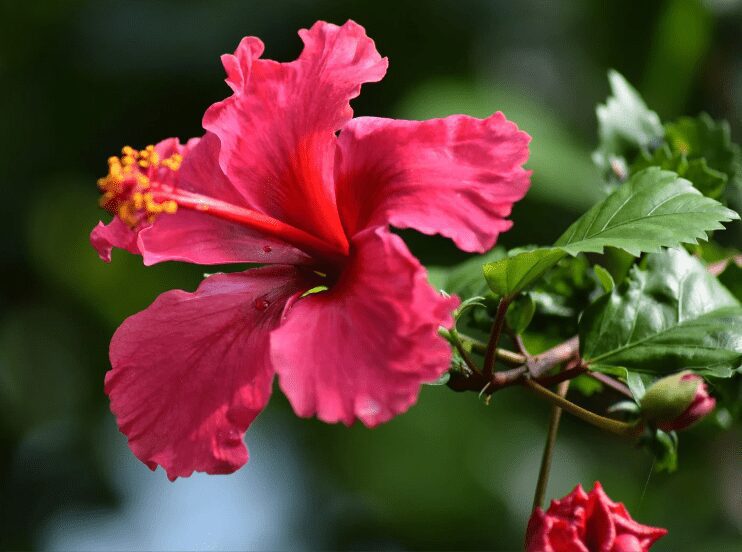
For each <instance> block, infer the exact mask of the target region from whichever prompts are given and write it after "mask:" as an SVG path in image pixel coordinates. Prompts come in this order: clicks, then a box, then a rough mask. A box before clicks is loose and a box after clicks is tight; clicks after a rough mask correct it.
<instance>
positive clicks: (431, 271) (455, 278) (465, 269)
mask: <svg viewBox="0 0 742 552" xmlns="http://www.w3.org/2000/svg"><path fill="white" fill-rule="evenodd" d="M504 256H505V249H504V248H502V247H499V246H498V247H495V248H494V249H492V250H490V251H488V252H487V253H485V254H483V255H475V256H472V257H469V258H468V259H466V260H464V261H462V262H460V263H458V264H455V265H453V266H430V267H428V278H429V279H430V282H431V284H433V286H434V287H436V288H438V289H442V290H444V291H446V292H447V293H450V294H456V295H458V296H459V297H462V298H469V297H474V296H477V295H485V294H486V293H487V291H488V290H487V285H486V284H485V282H484V281H483V280H482V273H481V272H480V271H481V268H480V267H481V266H482V264H484V263H488V262H492V261H496V260H498V259H501V258H503V257H504Z"/></svg>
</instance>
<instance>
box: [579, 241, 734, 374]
mask: <svg viewBox="0 0 742 552" xmlns="http://www.w3.org/2000/svg"><path fill="white" fill-rule="evenodd" d="M579 333H580V346H581V353H582V357H583V359H584V360H585V361H586V362H587V363H588V364H590V365H591V366H592V367H593V368H594V369H601V370H605V369H606V368H619V367H625V368H627V369H628V370H636V371H640V372H646V373H652V374H666V373H672V372H676V371H679V370H683V369H691V370H694V371H697V372H701V373H705V374H708V375H713V376H717V377H728V376H730V375H731V374H732V372H733V371H734V370H737V369H738V368H739V367H740V365H742V307H740V305H739V302H738V301H737V300H736V299H735V298H734V296H732V294H731V293H729V291H728V290H727V289H726V288H724V286H722V285H721V284H720V283H719V282H718V281H717V279H716V278H714V277H713V276H712V275H710V274H709V273H708V272H707V271H706V270H705V267H704V266H703V265H702V264H701V263H700V262H699V261H698V260H696V259H695V258H693V257H691V256H690V255H689V254H688V253H686V252H685V251H684V250H682V249H677V250H669V251H666V252H663V253H657V254H652V255H649V256H648V257H647V259H646V262H645V263H644V267H643V268H639V267H635V268H634V269H633V270H632V271H631V273H630V275H629V277H628V279H627V280H626V281H625V282H623V284H621V285H620V286H618V287H617V288H616V289H614V290H613V292H612V293H610V294H606V295H604V296H603V297H601V298H600V299H598V300H597V301H596V302H595V303H593V304H592V305H590V307H589V308H588V309H587V310H586V311H585V312H584V313H583V315H582V318H581V319H580V324H579Z"/></svg>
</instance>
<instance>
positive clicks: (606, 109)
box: [593, 70, 664, 174]
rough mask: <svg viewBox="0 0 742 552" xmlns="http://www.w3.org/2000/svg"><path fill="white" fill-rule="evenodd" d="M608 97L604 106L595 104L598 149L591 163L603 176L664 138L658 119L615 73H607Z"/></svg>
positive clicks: (621, 77) (630, 87)
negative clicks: (609, 91)
mask: <svg viewBox="0 0 742 552" xmlns="http://www.w3.org/2000/svg"><path fill="white" fill-rule="evenodd" d="M608 81H609V83H610V86H611V93H612V95H611V96H609V97H608V99H607V100H606V103H605V105H598V107H597V108H596V114H597V116H598V137H599V140H600V141H599V146H598V149H597V150H596V151H595V152H594V153H593V161H594V162H595V164H596V165H597V166H598V167H599V168H600V169H601V170H603V171H604V173H605V174H611V173H612V172H613V173H615V172H616V171H615V168H616V166H617V165H618V166H626V158H627V157H628V158H633V157H635V156H636V154H637V153H638V152H640V151H642V150H647V149H648V148H650V147H651V146H652V145H653V144H654V143H655V142H658V141H660V140H661V139H662V137H663V136H664V129H663V128H662V123H661V122H660V118H659V116H658V115H657V114H656V113H655V112H654V111H652V110H650V109H649V108H648V107H647V104H645V103H644V100H642V98H641V96H640V95H639V93H638V92H637V91H636V90H635V89H634V88H633V87H632V86H631V85H630V84H629V83H628V82H627V81H626V79H625V78H624V77H623V76H621V74H620V73H618V72H616V71H613V70H611V71H609V72H608Z"/></svg>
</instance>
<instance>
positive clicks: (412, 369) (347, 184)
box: [91, 21, 529, 479]
mask: <svg viewBox="0 0 742 552" xmlns="http://www.w3.org/2000/svg"><path fill="white" fill-rule="evenodd" d="M299 34H300V36H301V38H302V40H303V42H304V50H303V52H302V54H301V55H300V56H299V58H298V59H297V60H296V61H293V62H291V63H277V62H275V61H271V60H264V59H260V56H261V54H262V52H263V44H262V42H261V41H260V40H259V39H257V38H254V37H247V38H245V39H243V40H242V42H241V43H240V45H239V47H238V48H237V51H236V52H235V54H234V55H225V56H223V58H222V62H223V64H224V67H225V69H226V72H227V83H228V84H229V86H230V87H231V88H232V90H233V92H234V93H233V95H232V96H230V97H229V98H227V99H226V100H224V101H221V102H218V103H216V104H214V105H213V106H211V107H210V108H209V109H208V111H207V112H206V115H205V116H204V120H203V123H204V127H205V129H206V131H207V132H206V134H205V135H204V136H203V137H202V138H201V139H200V140H199V139H194V140H191V141H189V142H188V143H187V144H186V145H185V146H181V145H180V144H179V143H178V142H177V140H175V139H169V140H165V141H163V142H160V143H159V144H157V145H156V146H150V147H148V148H147V149H145V150H142V151H136V150H132V149H131V148H124V151H123V156H122V157H121V158H111V159H109V167H110V171H109V174H108V176H106V177H105V178H102V179H101V180H100V181H99V186H100V188H101V191H102V192H103V194H104V195H103V197H102V199H101V203H102V205H103V206H104V207H106V208H107V209H108V210H110V211H111V212H113V213H114V214H115V215H116V216H115V217H114V219H113V221H112V222H111V223H110V224H108V225H103V224H102V223H100V224H99V225H98V226H97V227H96V228H95V229H94V230H93V232H92V234H91V241H92V243H93V245H94V246H95V248H96V249H97V250H98V252H99V254H100V256H101V258H102V259H104V260H106V261H108V260H110V254H111V248H112V247H114V246H115V247H120V248H123V249H126V250H128V251H130V252H132V253H137V254H141V255H142V257H143V260H144V263H145V264H147V265H150V264H154V263H157V262H161V261H166V260H178V261H187V262H191V263H198V264H203V265H210V264H222V263H261V264H265V265H268V266H265V267H262V268H256V269H252V270H248V271H245V272H240V273H232V274H216V275H212V276H209V277H208V278H206V279H205V280H204V281H203V283H202V284H201V285H200V286H199V288H198V289H197V290H196V291H195V292H193V293H187V292H185V291H180V290H174V291H169V292H166V293H164V294H162V295H161V296H160V297H158V298H157V300H156V301H155V302H154V303H153V304H152V305H151V306H150V307H149V308H147V309H146V310H144V311H143V312H140V313H138V314H135V315H133V316H131V317H130V318H128V319H127V320H126V321H124V323H123V324H122V325H121V327H120V328H119V329H118V330H117V331H116V333H115V335H114V336H113V339H112V341H111V349H110V358H111V365H112V369H111V370H110V371H109V372H108V373H107V375H106V381H105V389H106V393H107V394H108V395H109V397H110V400H111V410H112V411H113V413H114V414H115V415H116V418H117V421H118V424H119V428H120V429H121V431H122V432H123V433H124V434H125V435H126V436H127V437H128V439H129V445H130V447H131V449H132V450H133V452H134V453H135V454H136V455H137V457H139V458H140V459H141V460H142V461H143V462H145V463H146V464H147V465H148V466H150V467H151V468H152V469H154V468H155V467H156V466H157V465H160V466H163V467H164V468H165V470H166V471H167V474H168V476H169V477H170V478H171V479H174V478H175V477H179V476H188V475H190V474H191V473H192V472H193V471H194V470H197V471H205V472H208V473H229V472H232V471H234V470H236V469H237V468H239V467H240V466H242V465H243V464H244V463H245V462H246V461H247V458H248V454H247V449H246V447H245V445H244V443H243V437H244V433H245V431H246V430H247V427H248V426H249V425H250V423H251V422H252V421H253V419H255V417H256V416H257V415H258V414H259V412H260V411H261V410H262V409H263V408H264V407H265V405H266V403H267V402H268V398H269V396H270V393H271V387H272V381H273V377H274V375H275V374H277V375H278V380H279V384H280V388H281V389H282V390H283V392H284V393H285V394H286V396H287V397H288V399H289V401H290V402H291V405H292V407H293V409H294V410H295V411H296V413H297V414H298V415H299V416H313V415H316V416H317V417H318V418H320V419H321V420H324V421H326V422H343V423H345V424H351V423H353V421H354V420H360V421H361V422H363V423H364V424H365V425H367V426H375V425H377V424H379V423H382V422H384V421H386V420H389V419H390V418H392V417H393V416H395V415H396V414H399V413H401V412H404V411H405V410H407V409H408V408H409V407H410V405H412V404H413V403H414V402H415V400H416V398H417V395H418V393H419V389H420V385H421V384H422V383H424V382H427V381H431V380H434V379H435V378H437V377H438V376H440V375H441V374H442V373H443V372H444V371H445V370H446V369H447V367H448V363H449V360H450V350H449V348H448V346H447V344H446V343H445V342H444V340H443V339H442V338H440V337H439V335H438V333H437V330H438V328H439V326H440V325H441V324H443V325H448V324H450V322H451V318H450V313H451V311H452V309H453V308H455V306H456V304H457V300H456V299H455V298H446V297H443V296H441V295H440V294H438V293H436V291H435V290H433V289H432V288H431V287H430V285H429V284H428V283H427V281H426V273H425V270H424V269H423V267H422V266H421V265H420V263H419V262H418V261H417V259H415V258H414V257H413V256H412V255H411V254H410V252H409V251H408V250H407V248H406V247H405V245H404V243H403V242H402V240H401V239H400V238H399V237H398V236H396V235H394V234H392V233H390V231H389V229H388V227H389V225H394V226H396V227H398V228H415V229H417V230H419V231H421V232H424V233H426V234H434V233H439V234H442V235H444V236H447V237H449V238H451V239H452V240H453V241H454V242H455V243H456V245H457V246H458V247H460V248H461V249H463V250H465V251H472V252H474V251H480V252H481V251H485V250H487V249H489V248H490V247H492V245H493V244H494V243H495V241H496V239H497V236H498V234H499V233H500V232H503V231H505V230H507V229H508V228H509V227H510V226H511V222H510V221H508V220H506V217H507V216H508V215H509V214H510V211H511V207H512V205H513V203H514V202H515V201H517V200H519V199H520V198H522V197H523V195H524V194H525V193H526V191H527V189H528V185H529V173H528V172H527V171H525V170H524V169H523V168H522V165H523V163H524V162H525V161H526V159H527V157H528V141H529V137H528V135H526V134H525V133H523V132H520V131H519V130H518V129H517V127H516V126H515V125H514V124H513V123H511V122H509V121H507V120H506V119H505V117H504V116H503V115H502V114H501V113H496V114H494V115H492V116H491V117H488V118H487V119H475V118H472V117H467V116H462V115H458V116H452V117H448V118H445V119H435V120H429V121H420V122H418V121H399V120H391V119H380V118H371V117H361V118H356V119H353V118H352V116H353V112H352V110H351V107H350V104H349V102H350V100H351V99H352V98H354V97H356V96H357V95H358V94H359V92H360V88H361V85H362V84H363V83H365V82H376V81H379V80H380V79H381V78H382V77H383V76H384V73H385V72H386V68H387V60H386V58H382V57H381V56H380V55H379V53H378V52H377V51H376V49H375V46H374V43H373V41H372V40H371V39H369V38H368V37H367V36H366V34H365V31H364V30H363V28H362V27H360V26H359V25H357V24H356V23H353V22H352V21H349V22H347V23H346V24H344V25H342V26H340V27H338V26H336V25H331V24H328V23H324V22H318V23H316V24H315V25H314V26H313V27H312V28H311V29H309V30H302V31H300V32H299ZM338 131H340V133H339V135H338V134H337V132H338ZM308 291H312V293H307V292H308Z"/></svg>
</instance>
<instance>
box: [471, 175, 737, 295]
mask: <svg viewBox="0 0 742 552" xmlns="http://www.w3.org/2000/svg"><path fill="white" fill-rule="evenodd" d="M736 218H739V216H738V215H737V213H735V212H734V211H732V210H730V209H727V208H726V207H724V206H723V205H721V204H720V203H719V202H717V201H714V200H712V199H709V198H707V197H704V196H703V195H702V194H701V193H700V192H698V190H696V189H695V188H694V187H693V186H692V185H691V183H690V182H688V181H687V180H684V179H682V178H679V177H678V176H677V175H676V174H675V173H672V172H669V171H662V170H660V169H657V168H650V169H647V170H645V171H642V172H640V173H638V174H636V175H634V176H633V177H632V178H631V179H630V180H629V181H628V182H626V183H625V184H623V185H622V186H620V187H619V188H618V189H617V190H616V191H615V192H613V193H612V194H611V195H610V196H608V197H607V198H606V199H604V200H603V201H601V202H600V203H598V204H597V205H595V206H594V207H593V208H592V209H590V210H589V211H588V212H587V213H585V214H584V215H583V216H582V217H580V218H579V219H578V220H577V221H576V222H575V223H574V224H572V226H570V227H569V228H568V229H567V231H566V232H565V233H564V234H563V235H562V236H561V237H560V238H559V239H558V240H557V242H556V244H555V247H551V248H542V249H534V250H531V251H526V252H523V253H518V254H516V255H514V256H511V257H507V258H505V259H501V260H499V261H496V262H493V263H489V264H487V265H485V266H484V275H485V278H486V279H487V283H488V284H489V286H490V289H492V291H494V292H495V293H496V294H498V295H501V296H504V297H509V298H512V297H514V296H515V295H517V294H518V293H520V292H521V291H523V290H524V289H526V288H527V287H528V286H530V285H531V284H533V283H534V282H535V281H536V280H538V279H539V278H540V277H541V276H542V275H543V274H544V273H545V272H546V271H547V270H549V269H550V268H551V267H552V266H554V265H555V264H556V263H557V262H559V261H560V260H561V259H562V258H563V257H565V256H566V255H567V254H570V255H577V254H578V253H582V252H592V253H602V252H603V250H604V248H605V247H615V248H618V249H623V250H625V251H627V252H628V253H630V254H632V255H634V256H637V255H639V254H640V253H643V252H654V251H658V250H659V249H660V248H662V247H677V246H679V245H680V244H682V243H696V242H697V241H698V240H699V239H705V238H706V237H707V232H709V231H711V230H718V229H721V228H723V226H722V224H721V222H722V221H729V220H733V219H736Z"/></svg>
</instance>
